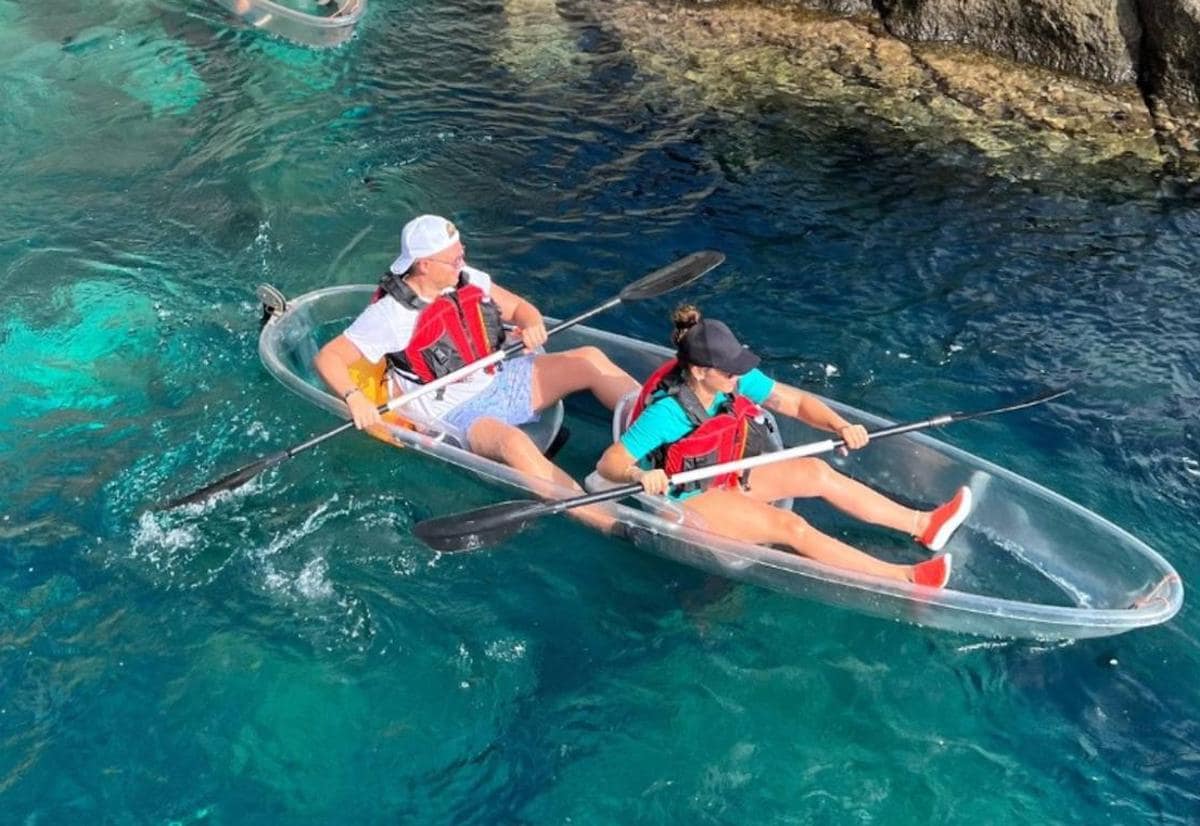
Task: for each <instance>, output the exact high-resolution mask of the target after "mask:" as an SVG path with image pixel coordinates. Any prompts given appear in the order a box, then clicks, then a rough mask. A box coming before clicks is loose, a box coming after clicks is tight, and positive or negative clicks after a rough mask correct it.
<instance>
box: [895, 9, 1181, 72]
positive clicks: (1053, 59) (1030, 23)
mask: <svg viewBox="0 0 1200 826" xmlns="http://www.w3.org/2000/svg"><path fill="white" fill-rule="evenodd" d="M1151 1H1152V2H1160V0H1151ZM879 6H880V11H881V15H882V18H883V22H884V25H886V26H887V28H888V30H889V31H891V32H892V34H894V35H896V36H898V37H903V38H906V39H908V40H919V41H949V42H953V43H960V44H965V45H970V46H976V47H978V48H981V49H984V50H986V51H989V52H991V53H992V54H996V55H1000V56H1003V57H1008V58H1011V59H1013V60H1017V61H1020V62H1022V63H1030V64H1033V65H1035V66H1043V67H1045V68H1048V69H1054V70H1056V71H1060V72H1066V73H1068V74H1072V75H1075V76H1077V77H1083V78H1087V79H1089V80H1098V81H1103V82H1105V83H1132V82H1134V81H1135V80H1137V76H1138V60H1139V46H1140V42H1141V38H1142V27H1141V24H1140V23H1139V20H1138V13H1137V7H1136V0H1115V2H1114V0H879Z"/></svg>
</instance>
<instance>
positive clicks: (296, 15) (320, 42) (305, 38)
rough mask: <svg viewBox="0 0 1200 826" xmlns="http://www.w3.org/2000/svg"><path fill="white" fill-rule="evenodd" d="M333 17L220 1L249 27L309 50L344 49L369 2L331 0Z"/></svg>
mask: <svg viewBox="0 0 1200 826" xmlns="http://www.w3.org/2000/svg"><path fill="white" fill-rule="evenodd" d="M330 2H331V3H333V4H334V9H333V13H332V14H328V15H326V14H309V13H307V12H304V11H301V10H299V9H296V8H291V7H289V6H287V5H284V4H282V3H275V2H272V0H217V3H218V4H219V5H221V6H223V7H224V8H226V9H228V10H229V11H230V12H231V13H233V14H234V15H235V16H236V17H238V18H240V19H241V20H243V21H244V22H245V23H246V25H248V26H252V27H254V28H257V29H262V30H263V31H268V32H270V33H271V34H275V35H279V36H280V37H285V38H287V39H288V40H293V41H295V42H297V43H303V44H304V45H306V46H317V47H326V48H327V47H332V46H340V45H341V44H343V43H345V42H346V41H347V40H349V39H350V38H351V37H353V36H354V28H355V26H357V25H358V21H359V20H360V19H362V16H363V14H364V13H366V10H367V0H330Z"/></svg>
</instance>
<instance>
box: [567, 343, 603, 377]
mask: <svg viewBox="0 0 1200 826" xmlns="http://www.w3.org/2000/svg"><path fill="white" fill-rule="evenodd" d="M571 353H572V355H574V356H575V357H576V358H578V359H580V360H582V361H584V362H586V363H587V365H588V366H589V367H593V368H595V369H596V370H600V371H605V370H608V369H610V368H611V367H612V366H613V363H612V361H611V360H610V359H609V358H608V356H606V355H604V351H603V350H601V349H600V348H599V347H593V346H592V345H590V344H588V345H585V346H583V347H576V348H575V349H574V350H572V351H571Z"/></svg>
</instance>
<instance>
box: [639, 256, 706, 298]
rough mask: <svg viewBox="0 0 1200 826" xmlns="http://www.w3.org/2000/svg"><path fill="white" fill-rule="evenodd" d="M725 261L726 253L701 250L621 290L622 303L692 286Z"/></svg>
mask: <svg viewBox="0 0 1200 826" xmlns="http://www.w3.org/2000/svg"><path fill="white" fill-rule="evenodd" d="M724 260H725V253H723V252H717V251H716V250H701V251H700V252H693V253H692V254H691V255H685V256H684V257H683V258H680V259H679V260H678V261H676V262H675V263H673V264H667V266H665V267H663V268H662V269H658V270H655V271H654V272H652V273H650V274H649V275H646V276H643V277H641V278H639V279H638V280H637V281H634V282H633V283H632V284H630V285H628V286H627V287H625V289H623V290H621V300H622V301H640V300H641V299H643V298H654V297H655V296H656V295H662V294H663V293H668V292H670V291H671V290H676V289H678V288H680V287H682V286H684V285H685V284H691V283H692V282H693V281H695V280H696V279H697V278H699V277H700V276H702V275H704V274H705V273H706V272H708V271H709V270H711V269H713V268H714V267H717V266H720V264H721V262H722V261H724Z"/></svg>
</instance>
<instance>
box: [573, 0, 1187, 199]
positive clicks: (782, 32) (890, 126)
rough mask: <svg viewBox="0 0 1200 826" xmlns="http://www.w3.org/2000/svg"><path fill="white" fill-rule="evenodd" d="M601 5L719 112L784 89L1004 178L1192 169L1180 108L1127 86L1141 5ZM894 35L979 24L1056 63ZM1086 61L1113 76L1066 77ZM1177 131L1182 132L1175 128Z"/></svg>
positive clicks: (659, 64) (638, 47)
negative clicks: (1040, 33)
mask: <svg viewBox="0 0 1200 826" xmlns="http://www.w3.org/2000/svg"><path fill="white" fill-rule="evenodd" d="M598 5H600V6H601V8H600V9H599V10H598V11H597V12H596V13H597V14H598V15H599V16H600V17H601V18H603V19H604V20H605V22H606V23H607V24H608V25H609V26H611V27H612V28H613V29H614V30H615V31H616V32H617V33H618V34H619V36H620V37H621V39H622V41H623V43H624V45H625V47H626V49H627V50H628V52H629V54H630V55H631V56H632V57H633V58H634V60H635V61H636V62H637V64H638V67H639V70H640V71H641V72H642V73H643V74H645V75H646V76H647V77H658V78H660V79H661V80H663V81H664V82H665V83H666V84H667V85H668V86H669V87H671V88H672V89H673V90H674V92H675V93H676V94H681V95H686V96H697V97H698V98H700V99H701V100H702V101H703V102H704V103H705V105H707V106H711V107H714V108H717V109H722V110H726V109H734V110H736V109H738V108H739V107H754V106H761V105H776V106H777V105H778V102H779V99H780V97H781V96H782V98H783V99H784V100H787V99H791V100H793V101H795V103H796V104H797V105H804V106H807V107H810V108H811V107H814V106H822V105H833V106H835V107H836V109H837V112H838V114H837V117H838V120H839V121H840V122H841V123H842V124H843V125H844V124H845V123H851V124H852V125H853V126H855V127H857V128H859V129H860V130H862V131H865V132H867V133H869V134H874V135H876V136H878V137H879V138H880V139H881V140H886V139H900V140H903V141H908V142H911V143H912V144H918V145H921V146H922V147H926V148H934V147H936V146H939V145H940V146H943V147H952V146H955V145H959V146H962V145H964V144H965V145H966V146H969V147H971V148H972V150H973V151H975V152H977V153H979V154H981V155H982V156H984V157H986V158H987V159H989V160H988V162H989V164H990V167H991V170H992V171H993V172H994V173H997V174H1003V175H1006V176H1011V177H1018V178H1042V177H1046V176H1047V175H1053V174H1054V173H1055V171H1056V170H1057V171H1058V172H1059V173H1061V174H1062V176H1063V177H1064V179H1070V178H1073V177H1075V176H1077V175H1078V172H1079V169H1078V167H1079V166H1081V165H1082V166H1084V167H1090V168H1092V169H1094V170H1095V171H1096V172H1097V173H1098V174H1101V175H1102V176H1103V177H1105V178H1107V179H1109V180H1110V181H1116V182H1118V184H1119V185H1120V186H1136V187H1138V188H1144V187H1145V186H1154V185H1156V180H1157V178H1158V177H1159V175H1158V173H1159V172H1160V171H1161V170H1163V169H1164V168H1165V169H1166V170H1167V171H1169V172H1174V171H1178V170H1180V169H1186V168H1187V164H1188V161H1189V155H1188V143H1187V140H1188V136H1187V131H1188V127H1187V124H1188V123H1189V122H1188V121H1187V120H1186V119H1185V118H1178V117H1175V118H1174V119H1173V120H1172V119H1171V118H1172V113H1171V111H1170V109H1169V107H1166V106H1163V107H1161V110H1162V111H1158V110H1156V109H1154V107H1151V106H1147V103H1146V100H1145V99H1144V98H1143V94H1142V91H1141V90H1140V89H1139V88H1138V87H1137V86H1135V85H1134V84H1133V83H1132V82H1128V81H1130V80H1131V79H1132V78H1133V77H1134V75H1135V73H1136V72H1137V71H1138V70H1139V69H1138V67H1139V66H1140V64H1139V62H1138V55H1139V54H1140V52H1139V49H1140V48H1141V46H1140V44H1141V42H1142V39H1141V34H1142V30H1141V29H1140V28H1139V26H1140V23H1139V22H1138V20H1139V18H1137V17H1136V16H1131V15H1130V13H1129V9H1130V7H1131V4H1130V3H1117V4H1112V3H1107V4H1106V3H1102V2H1099V0H1078V2H1076V3H1075V4H1074V5H1073V6H1071V8H1070V11H1069V13H1068V12H1067V11H1062V10H1057V11H1056V8H1057V7H1060V6H1062V7H1066V5H1067V4H1066V3H1064V2H1059V3H1053V2H1050V0H978V2H972V0H954V2H950V0H929V2H920V1H919V0H880V5H881V7H883V8H884V9H885V10H890V11H889V15H888V23H887V25H885V24H884V22H882V21H881V19H880V18H879V17H878V16H877V13H876V11H875V7H874V4H871V3H867V2H858V0H806V1H805V2H804V3H800V2H798V0H793V2H775V3H750V2H741V3H739V2H722V3H712V2H700V3H695V4H692V5H680V4H672V5H671V6H669V7H668V6H666V5H665V4H662V3H655V2H648V0H610V2H606V3H604V4H598ZM809 5H821V6H823V7H825V8H827V9H828V10H830V11H836V12H839V13H842V14H852V15H855V16H852V17H840V16H835V15H832V14H828V13H824V12H819V11H813V10H811V9H808V8H805V7H804V6H809ZM932 7H940V8H942V11H943V13H942V14H941V15H940V16H938V15H933V14H931V13H930V9H931V8H932ZM984 10H989V11H990V13H991V14H992V15H993V17H992V19H991V21H990V22H989V23H988V25H987V26H986V27H979V26H975V27H974V28H972V26H973V24H972V20H973V19H974V17H973V15H974V14H982V13H983V11H984ZM1005 15H1008V17H1007V18H1006V17H1005ZM1017 17H1019V18H1020V19H1021V20H1022V21H1023V23H1022V26H1024V27H1025V29H1029V30H1033V29H1037V28H1038V27H1042V28H1044V29H1045V30H1046V31H1049V32H1053V33H1055V37H1057V38H1058V39H1059V41H1060V42H1072V43H1075V44H1077V45H1078V46H1079V52H1080V53H1083V52H1086V53H1087V56H1086V59H1081V61H1082V62H1077V63H1076V64H1072V62H1071V60H1072V59H1073V58H1071V57H1070V54H1071V53H1072V52H1071V50H1065V53H1064V55H1056V53H1055V51H1054V49H1052V48H1050V46H1049V45H1048V44H1049V43H1050V42H1051V40H1050V39H1049V38H1047V40H1046V41H1045V44H1047V45H1045V48H1044V49H1043V47H1042V46H1038V47H1037V48H1034V44H1033V42H1032V41H1029V40H1023V39H1022V38H1020V37H1017V36H1016V35H1015V34H1014V31H1017V29H1014V28H1013V27H1012V26H1009V25H1008V24H1007V23H1005V20H1009V21H1011V20H1012V19H1013V18H1017ZM893 29H895V30H897V31H901V32H906V33H908V35H912V36H913V37H914V38H937V39H960V38H961V37H962V36H965V34H964V33H967V32H972V33H973V36H975V37H977V39H980V40H987V42H988V43H989V44H990V47H991V48H992V49H993V50H994V51H1008V52H1010V53H1011V54H1012V56H1013V57H1014V58H1015V57H1022V56H1024V57H1025V58H1026V59H1028V60H1030V61H1033V60H1037V61H1039V62H1043V63H1048V64H1054V66H1055V69H1057V71H1052V70H1050V69H1046V68H1042V67H1041V66H1035V65H1031V63H1029V62H1024V63H1022V62H1017V61H1016V60H1009V59H1005V58H1002V57H994V56H989V55H981V54H980V53H979V52H978V51H976V50H971V49H967V48H964V47H961V46H955V45H951V44H947V43H934V42H910V41H909V40H908V39H903V38H900V37H896V36H894V35H893V33H892V30H893ZM984 35H986V37H984ZM1092 46H1094V48H1092ZM1055 61H1057V63H1056V62H1055ZM1079 67H1083V68H1086V70H1087V73H1088V74H1089V76H1092V77H1102V78H1103V79H1105V80H1106V81H1109V82H1106V83H1100V82H1097V81H1095V80H1087V79H1082V78H1080V77H1077V76H1072V75H1070V74H1066V73H1067V72H1075V73H1076V74H1078V71H1077V69H1078V68H1079ZM1172 129H1173V130H1174V133H1173V134H1174V135H1175V137H1170V138H1168V137H1166V136H1165V134H1166V132H1167V131H1169V130H1172ZM1178 146H1182V147H1183V148H1182V149H1175V148H1173V147H1178ZM1198 168H1200V167H1198ZM1131 173H1132V175H1131ZM1131 178H1134V179H1136V180H1130V179H1131Z"/></svg>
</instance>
